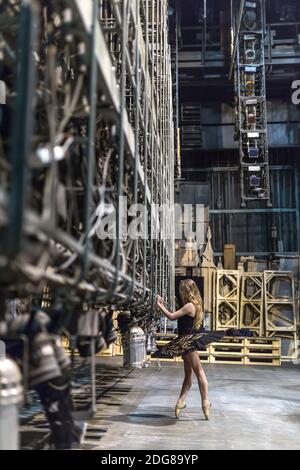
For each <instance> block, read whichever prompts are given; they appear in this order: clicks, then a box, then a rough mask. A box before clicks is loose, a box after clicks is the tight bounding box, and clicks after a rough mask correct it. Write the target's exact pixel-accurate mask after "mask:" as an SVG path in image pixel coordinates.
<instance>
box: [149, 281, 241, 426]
mask: <svg viewBox="0 0 300 470" xmlns="http://www.w3.org/2000/svg"><path fill="white" fill-rule="evenodd" d="M179 294H180V297H181V300H182V304H183V307H182V308H181V309H180V310H177V311H176V312H174V313H171V312H169V311H168V309H167V308H166V307H165V305H164V301H163V299H162V298H161V297H160V296H158V297H157V306H158V307H159V309H160V310H161V311H162V312H163V314H164V315H165V316H166V317H167V318H168V319H169V320H177V321H178V336H177V337H176V338H175V339H173V340H172V341H171V342H170V343H168V344H167V345H165V346H164V347H163V348H161V349H159V350H158V351H157V352H156V353H155V354H154V357H157V358H161V357H169V358H170V357H175V356H182V359H183V364H184V380H183V384H182V389H181V393H180V396H179V398H178V400H177V403H176V407H175V416H176V419H178V418H179V416H180V413H181V411H182V410H184V409H185V408H186V403H185V402H186V398H187V396H188V393H189V391H190V389H191V387H192V383H193V373H194V374H195V375H196V378H197V381H198V386H199V391H200V395H201V400H202V411H203V414H204V416H205V418H206V420H209V416H210V410H211V407H212V404H211V403H210V401H209V399H208V381H207V377H206V374H205V372H204V369H203V367H202V364H201V361H200V357H199V354H198V351H200V350H203V349H204V350H205V349H206V347H207V345H208V344H210V343H214V342H218V341H220V340H221V339H222V338H223V337H224V336H225V335H227V336H228V335H229V336H241V335H243V333H244V334H245V335H247V332H246V330H243V331H242V330H227V331H205V329H204V328H203V320H204V308H203V300H202V297H201V294H200V292H199V289H198V287H197V286H196V284H195V282H194V281H193V280H192V279H186V280H183V281H181V282H180V285H179Z"/></svg>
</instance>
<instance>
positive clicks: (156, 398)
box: [90, 359, 300, 450]
mask: <svg viewBox="0 0 300 470" xmlns="http://www.w3.org/2000/svg"><path fill="white" fill-rule="evenodd" d="M113 360H114V359H112V361H113ZM116 360H117V359H116ZM205 370H206V372H207V376H208V380H209V384H210V400H211V401H212V403H213V409H212V414H211V420H210V421H209V422H207V421H204V419H203V415H202V411H201V408H200V397H199V392H198V388H197V385H196V383H195V384H194V386H193V388H192V390H191V392H190V396H189V398H188V401H187V409H186V410H185V411H184V412H183V413H182V415H181V419H180V420H179V421H177V420H175V419H174V414H173V409H174V405H175V402H176V399H177V396H178V392H179V390H180V386H181V381H182V378H183V370H182V366H181V365H180V364H175V363H163V364H162V371H161V372H158V371H157V368H156V366H155V365H154V364H152V365H151V366H150V368H147V369H143V370H141V371H134V372H133V373H132V374H130V375H129V376H128V377H126V378H125V379H124V380H123V381H121V382H120V383H119V384H118V386H117V388H116V389H114V390H113V391H110V392H109V394H108V395H105V396H104V397H102V398H101V399H100V400H99V403H98V406H97V415H96V417H95V419H94V420H93V421H92V422H90V426H93V425H94V426H98V427H99V426H100V427H101V428H103V429H104V430H105V432H104V433H103V435H102V437H101V439H100V441H98V442H97V445H96V442H95V447H93V448H95V449H101V450H131V449H133V450H141V449H143V450H159V449H171V450H193V449H194V450H199V449H300V439H299V436H300V393H299V392H300V374H299V372H300V368H299V367H295V366H293V367H291V366H283V367H281V368H280V367H279V368H276V367H242V366H230V365H229V366H227V365H207V366H205Z"/></svg>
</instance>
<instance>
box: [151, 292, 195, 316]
mask: <svg viewBox="0 0 300 470" xmlns="http://www.w3.org/2000/svg"><path fill="white" fill-rule="evenodd" d="M157 306H158V308H159V309H160V310H161V311H162V312H163V314H164V315H165V316H166V317H167V318H168V319H169V320H177V319H178V318H180V317H184V315H190V314H193V313H195V307H194V305H193V304H192V303H189V304H186V305H184V307H182V308H181V309H180V310H177V311H176V312H174V313H171V312H169V310H168V309H167V308H166V307H165V306H164V301H163V299H162V298H161V297H159V296H158V297H157Z"/></svg>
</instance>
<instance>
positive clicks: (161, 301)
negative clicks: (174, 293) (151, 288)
mask: <svg viewBox="0 0 300 470" xmlns="http://www.w3.org/2000/svg"><path fill="white" fill-rule="evenodd" d="M156 305H157V306H158V308H162V307H164V301H163V299H162V297H160V296H159V295H158V296H157V299H156Z"/></svg>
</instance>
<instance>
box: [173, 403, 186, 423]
mask: <svg viewBox="0 0 300 470" xmlns="http://www.w3.org/2000/svg"><path fill="white" fill-rule="evenodd" d="M185 408H186V404H185V403H183V402H182V401H178V402H177V403H176V407H175V417H176V419H179V416H180V413H181V412H182V410H184V409H185Z"/></svg>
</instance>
